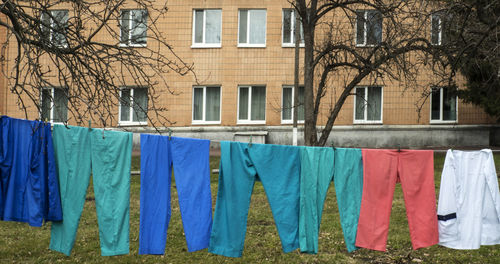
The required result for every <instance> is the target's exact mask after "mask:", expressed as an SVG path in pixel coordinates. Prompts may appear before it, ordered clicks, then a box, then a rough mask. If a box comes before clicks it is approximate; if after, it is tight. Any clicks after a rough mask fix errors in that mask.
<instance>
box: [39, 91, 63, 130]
mask: <svg viewBox="0 0 500 264" xmlns="http://www.w3.org/2000/svg"><path fill="white" fill-rule="evenodd" d="M42 89H43V90H50V97H51V98H50V114H49V116H50V118H49V120H47V121H49V122H50V123H52V124H64V122H54V108H55V107H54V100H55V94H54V93H55V89H65V88H64V87H43V88H42ZM40 102H41V103H42V104H43V92H42V93H40ZM66 108H68V105H67V104H66ZM42 111H43V109H40V119H42ZM66 114H67V112H66ZM67 119H68V116H66V122H67ZM42 121H45V120H42Z"/></svg>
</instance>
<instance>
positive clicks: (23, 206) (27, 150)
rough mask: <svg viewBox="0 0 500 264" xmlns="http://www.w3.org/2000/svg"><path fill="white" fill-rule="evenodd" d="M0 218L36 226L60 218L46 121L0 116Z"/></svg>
mask: <svg viewBox="0 0 500 264" xmlns="http://www.w3.org/2000/svg"><path fill="white" fill-rule="evenodd" d="M0 219H1V220H5V221H17V222H26V223H28V224H29V225H30V226H37V227H39V226H42V224H43V221H44V220H45V221H61V220H62V210H61V201H60V195H59V183H58V179H57V172H56V168H55V158H54V149H53V145H52V133H51V131H50V124H46V123H43V122H40V121H29V120H22V119H16V118H10V117H7V116H2V117H1V119H0Z"/></svg>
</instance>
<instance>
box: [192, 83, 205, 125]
mask: <svg viewBox="0 0 500 264" xmlns="http://www.w3.org/2000/svg"><path fill="white" fill-rule="evenodd" d="M193 120H203V88H194V98H193Z"/></svg>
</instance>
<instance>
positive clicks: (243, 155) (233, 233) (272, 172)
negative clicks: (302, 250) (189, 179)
mask: <svg viewBox="0 0 500 264" xmlns="http://www.w3.org/2000/svg"><path fill="white" fill-rule="evenodd" d="M220 145H221V161H220V170H219V189H218V193H217V203H216V206H215V213H214V223H213V228H212V234H211V236H210V246H209V252H211V253H214V254H219V255H224V256H228V257H240V256H241V255H242V251H243V243H244V241H245V233H246V226H247V215H248V209H249V206H250V197H251V195H252V190H253V187H254V183H255V180H256V178H257V177H258V178H259V179H260V180H261V181H262V185H263V186H264V190H265V192H266V195H267V198H268V201H269V204H270V207H271V211H272V213H273V217H274V221H275V223H276V227H277V229H278V234H279V236H280V239H281V246H282V248H283V251H284V252H290V251H292V250H295V249H296V248H298V247H299V231H298V227H299V192H300V188H299V176H300V175H299V174H300V152H299V148H297V147H292V146H278V145H263V144H252V145H251V146H250V145H249V144H246V143H239V142H227V141H222V142H221V143H220Z"/></svg>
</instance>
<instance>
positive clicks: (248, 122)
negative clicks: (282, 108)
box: [236, 120, 266, 125]
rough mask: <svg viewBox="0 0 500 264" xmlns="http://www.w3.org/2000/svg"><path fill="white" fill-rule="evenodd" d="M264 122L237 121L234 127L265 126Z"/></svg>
mask: <svg viewBox="0 0 500 264" xmlns="http://www.w3.org/2000/svg"><path fill="white" fill-rule="evenodd" d="M265 124H266V120H259V121H249V120H238V121H237V122H236V125H265Z"/></svg>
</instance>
